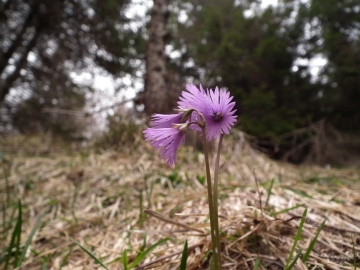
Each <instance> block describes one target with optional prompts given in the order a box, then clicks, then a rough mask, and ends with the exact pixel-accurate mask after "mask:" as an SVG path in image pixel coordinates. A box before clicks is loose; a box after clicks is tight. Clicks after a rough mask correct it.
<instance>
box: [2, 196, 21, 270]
mask: <svg viewBox="0 0 360 270" xmlns="http://www.w3.org/2000/svg"><path fill="white" fill-rule="evenodd" d="M18 211H19V214H18V219H17V222H16V225H15V228H14V231H13V233H12V235H11V240H10V244H9V247H8V250H7V255H6V259H5V267H4V269H5V270H7V269H8V267H9V262H10V258H11V256H12V251H13V249H14V248H15V249H16V251H15V258H14V268H16V267H17V256H18V254H19V248H20V237H21V226H22V207H21V201H20V200H19V203H18Z"/></svg>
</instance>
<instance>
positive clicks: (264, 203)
mask: <svg viewBox="0 0 360 270" xmlns="http://www.w3.org/2000/svg"><path fill="white" fill-rule="evenodd" d="M203 158H204V157H203V155H202V154H201V153H200V152H197V151H195V150H193V149H192V148H191V147H183V148H181V149H180V151H179V153H178V162H177V164H178V165H177V167H176V168H169V167H167V166H166V165H165V164H164V162H163V161H161V160H160V159H159V157H158V154H157V153H154V152H153V150H152V149H151V148H150V147H149V145H147V144H145V143H144V144H138V146H137V148H136V149H134V148H132V147H131V146H129V145H125V146H124V148H123V149H120V150H118V151H117V152H114V151H106V152H103V153H98V154H94V153H92V151H90V150H88V151H87V152H86V154H84V153H82V154H81V153H78V154H71V155H69V154H63V153H61V151H58V152H55V153H52V152H51V151H49V153H46V156H44V155H43V157H39V156H32V157H31V156H29V154H27V155H21V154H19V152H18V153H17V154H16V155H12V156H9V155H5V156H2V157H1V161H0V164H1V165H0V198H1V227H0V252H1V256H0V267H4V266H5V264H6V258H10V261H9V264H8V269H12V265H13V264H14V261H16V260H17V259H16V249H13V250H8V249H7V248H8V246H9V243H10V242H11V237H12V233H13V231H14V230H15V228H16V222H17V220H18V211H19V207H18V206H19V199H20V200H21V204H22V223H21V225H22V226H21V228H20V229H21V230H20V231H21V239H20V241H19V246H20V249H19V252H20V253H21V252H22V251H23V249H24V248H25V247H27V244H26V241H27V240H28V239H29V236H30V235H31V233H32V232H33V231H34V230H33V229H34V227H35V225H36V222H37V221H38V220H39V218H40V217H41V220H40V223H39V227H38V229H37V230H36V232H35V234H34V236H33V238H32V241H31V244H30V245H29V248H28V249H27V252H26V254H25V258H24V261H23V263H22V266H21V267H20V268H19V269H64V270H65V269H79V270H80V269H101V268H102V267H101V266H100V265H99V264H97V263H96V262H95V261H94V259H93V258H91V257H90V256H89V255H88V254H87V253H86V252H84V251H83V250H82V249H81V248H80V247H79V246H78V245H76V244H75V243H74V242H73V241H72V240H71V239H74V240H76V241H78V242H79V243H80V244H81V245H82V246H83V247H85V248H87V249H88V250H90V251H91V252H92V254H94V255H95V256H96V257H97V258H99V259H100V260H101V261H102V262H103V263H104V265H106V266H107V267H108V268H109V269H123V263H122V259H123V257H122V256H123V251H124V250H125V249H126V250H127V257H128V261H129V262H131V261H133V260H134V259H135V257H136V256H137V254H138V252H139V250H140V249H141V247H142V246H143V244H144V239H146V244H145V246H146V247H150V246H151V245H153V244H155V243H157V242H158V241H159V240H161V239H165V238H169V239H168V240H166V241H164V243H162V244H161V245H159V246H158V247H156V248H155V249H154V250H152V251H151V252H149V253H148V254H147V256H146V257H145V259H144V260H143V261H141V262H140V263H139V265H138V266H137V267H138V269H151V268H153V269H179V265H180V259H181V252H182V248H183V245H184V242H185V240H188V243H189V255H188V259H187V269H208V268H209V258H210V257H211V254H209V252H208V251H209V250H210V236H209V233H208V232H209V219H208V216H207V213H208V208H207V199H206V194H207V193H206V188H205V187H204V182H205V179H204V169H203ZM221 163H222V165H221V173H220V174H221V175H220V181H221V186H220V203H219V207H220V209H219V214H220V227H221V231H222V237H223V238H222V248H223V250H222V261H223V262H222V263H223V268H224V269H284V265H286V263H287V261H288V260H290V259H292V257H294V256H295V255H296V254H297V252H298V251H299V250H300V248H302V253H301V256H300V258H299V260H298V261H297V263H296V265H295V266H294V267H293V269H355V268H356V264H357V266H359V263H358V262H359V261H360V258H359V256H358V255H359V253H360V171H359V170H357V169H354V168H353V169H326V168H320V167H295V166H291V165H288V164H282V163H279V162H275V161H271V160H269V159H268V158H266V157H265V156H263V155H261V154H259V153H257V152H255V151H254V150H252V149H251V148H250V147H248V145H247V144H246V143H243V142H242V140H241V136H240V135H239V134H235V135H233V136H231V137H228V138H226V140H225V150H224V154H223V156H222V162H221ZM305 209H307V216H306V219H305V218H304V219H302V215H303V214H304V210H305ZM324 219H327V220H326V223H325V227H324V229H323V230H322V231H321V232H320V234H319V236H318V238H317V239H316V243H315V245H314V247H313V249H312V252H311V253H310V254H309V257H308V258H307V259H306V257H307V254H306V251H307V250H308V247H309V246H311V241H312V239H314V237H315V236H316V233H317V231H318V230H319V227H320V224H321V223H322V222H323V221H324ZM299 227H300V230H299ZM294 239H295V240H294ZM294 241H296V246H295V247H294V245H293V244H294ZM293 247H294V250H293ZM292 250H293V253H292ZM9 253H10V256H9ZM303 261H305V262H303Z"/></svg>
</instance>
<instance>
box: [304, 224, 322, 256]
mask: <svg viewBox="0 0 360 270" xmlns="http://www.w3.org/2000/svg"><path fill="white" fill-rule="evenodd" d="M325 221H326V219H324V221H323V222H322V223H321V225H320V227H319V229H318V230H317V232H316V234H315V237H314V238H313V239H312V240H311V242H310V245H309V247H308V248H307V250H306V252H305V254H304V257H303V258H302V261H303V262H306V261H307V260H308V258H309V256H310V252H311V251H312V250H313V248H314V246H315V243H316V240H317V238H318V236H319V233H320V231H321V230H322V229H323V228H324V226H325Z"/></svg>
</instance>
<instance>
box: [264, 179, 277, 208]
mask: <svg viewBox="0 0 360 270" xmlns="http://www.w3.org/2000/svg"><path fill="white" fill-rule="evenodd" d="M274 182H275V178H273V179H271V182H270V187H269V189H268V191H267V198H266V202H265V206H268V205H269V200H270V196H271V192H272V188H273V186H274Z"/></svg>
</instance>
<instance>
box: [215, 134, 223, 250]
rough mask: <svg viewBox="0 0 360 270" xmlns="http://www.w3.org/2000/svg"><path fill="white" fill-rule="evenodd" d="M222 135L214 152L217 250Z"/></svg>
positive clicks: (218, 241)
mask: <svg viewBox="0 0 360 270" xmlns="http://www.w3.org/2000/svg"><path fill="white" fill-rule="evenodd" d="M223 138H224V135H223V134H221V135H220V139H219V145H218V149H217V153H216V159H215V171H214V189H213V203H214V219H215V228H216V230H217V231H216V239H217V241H216V245H217V248H218V250H219V251H220V250H221V249H220V234H219V207H218V202H219V200H218V196H219V193H218V183H219V168H220V153H221V149H222V142H223Z"/></svg>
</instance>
